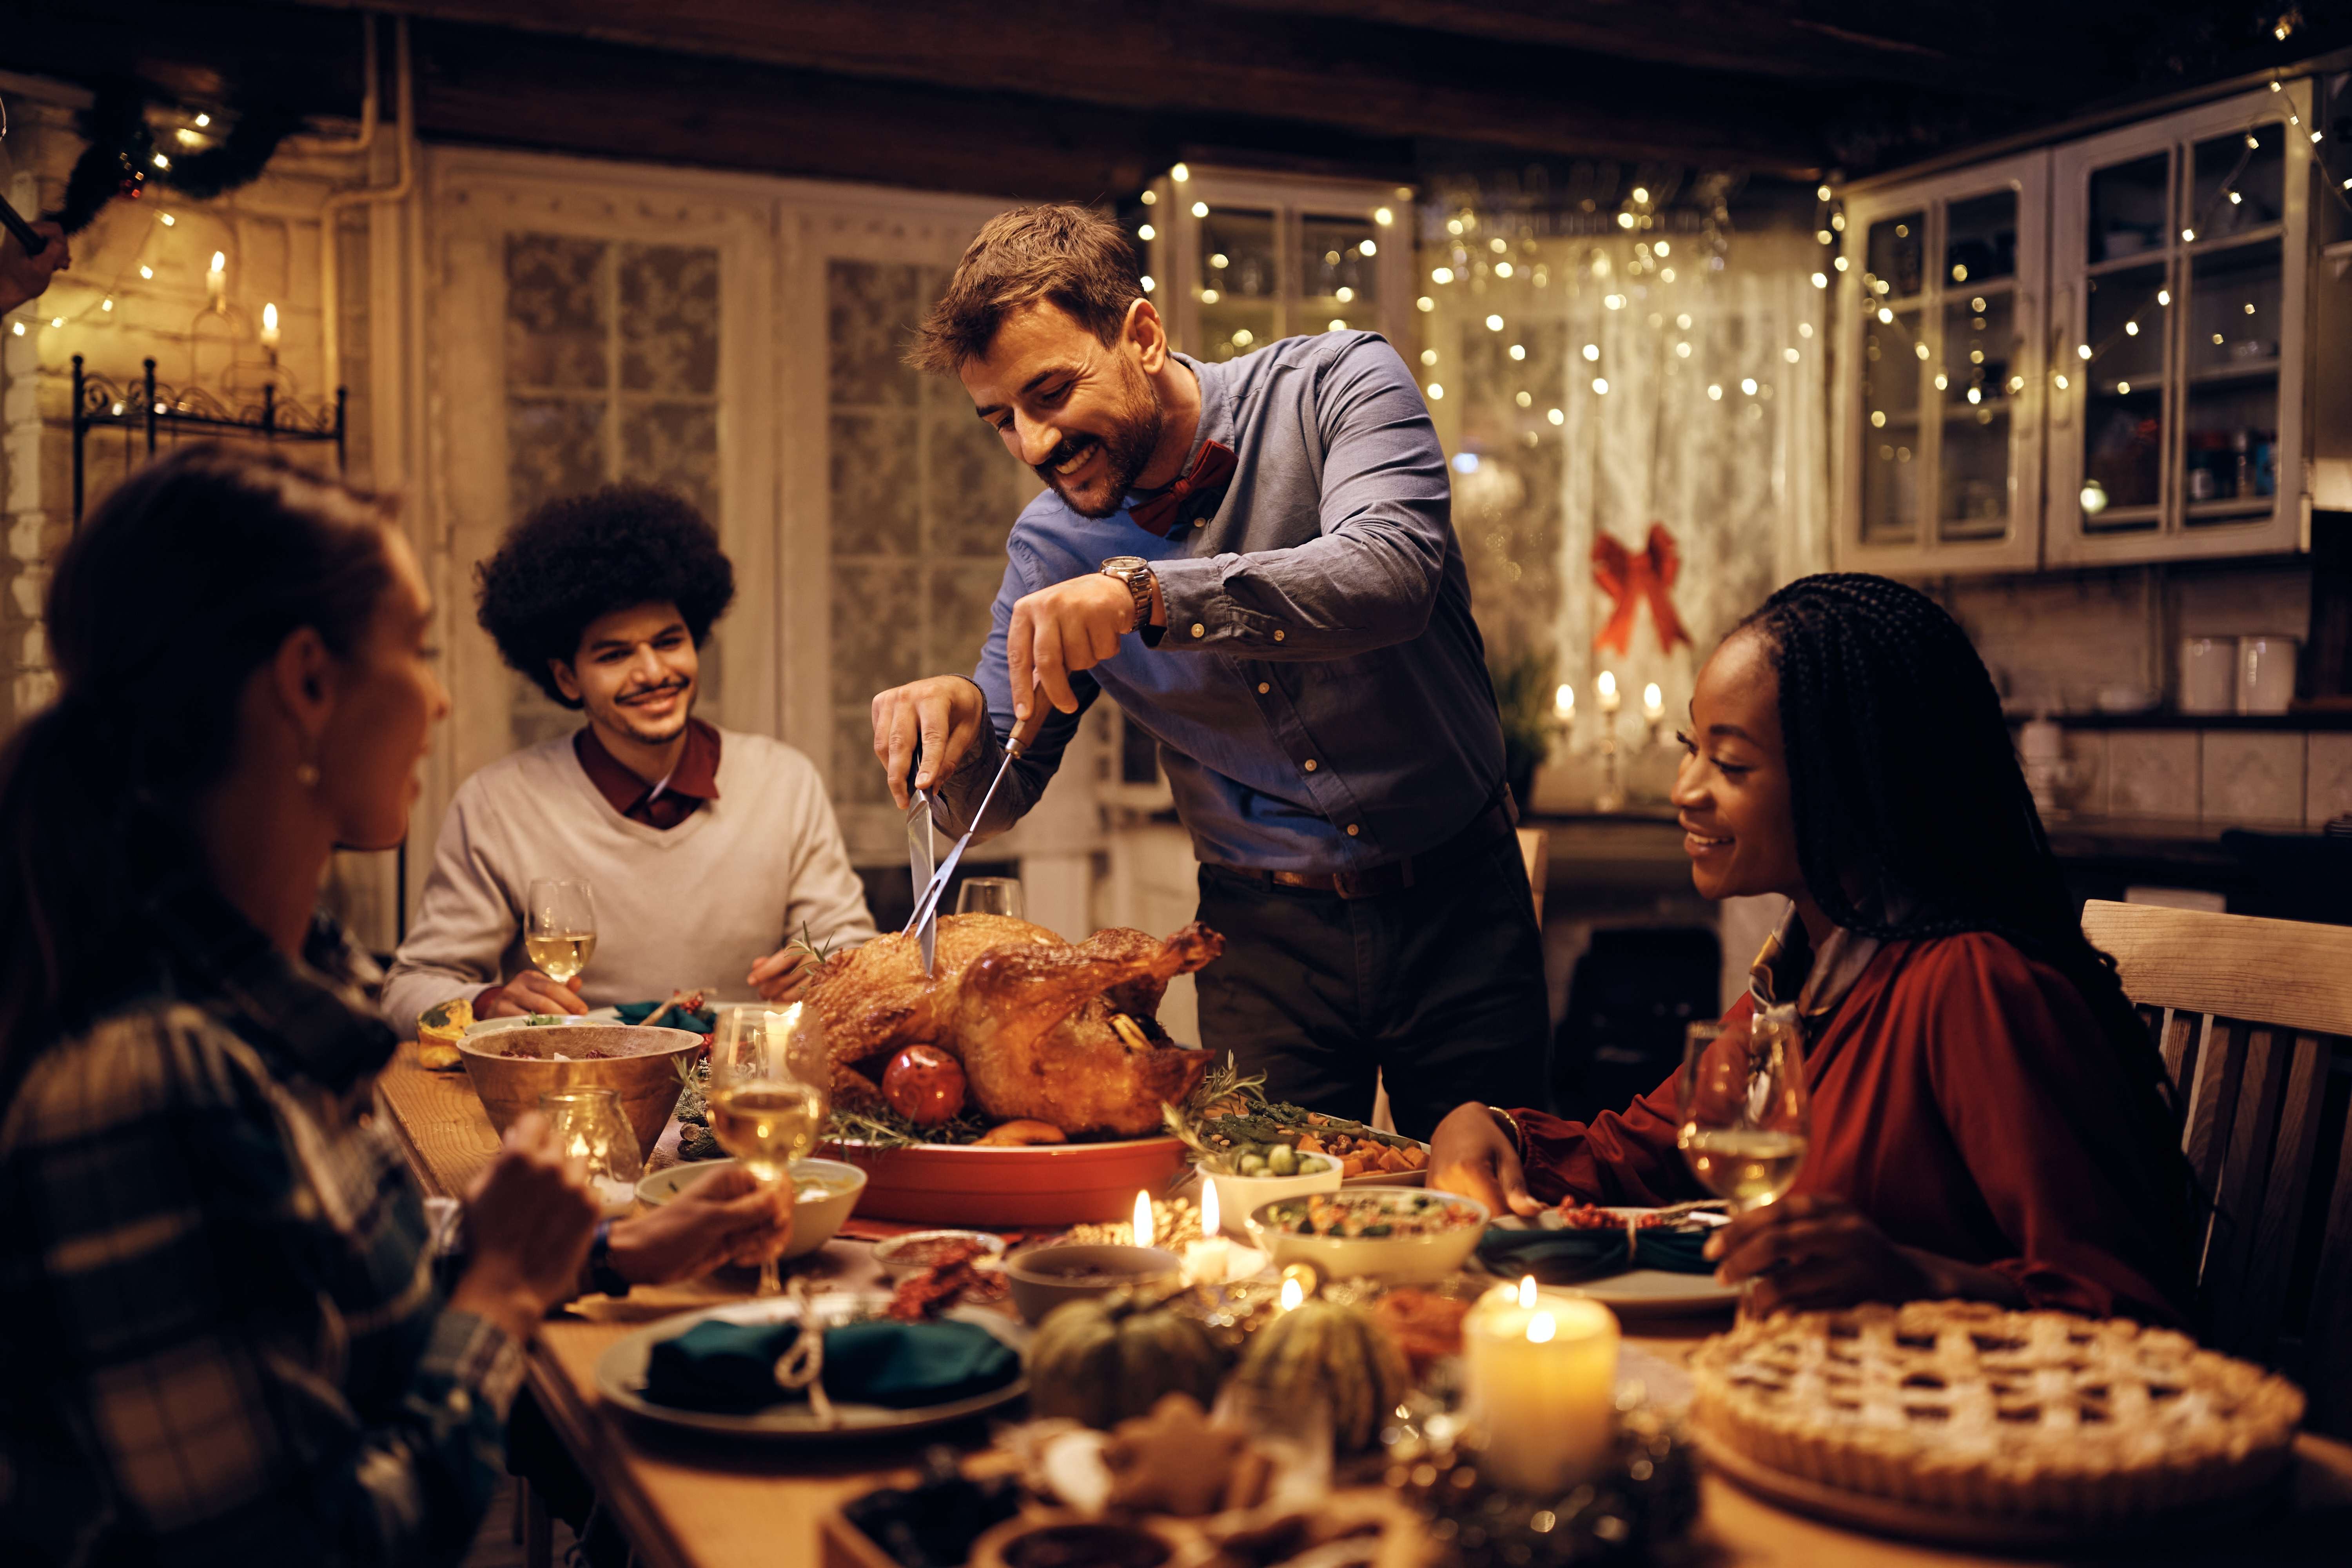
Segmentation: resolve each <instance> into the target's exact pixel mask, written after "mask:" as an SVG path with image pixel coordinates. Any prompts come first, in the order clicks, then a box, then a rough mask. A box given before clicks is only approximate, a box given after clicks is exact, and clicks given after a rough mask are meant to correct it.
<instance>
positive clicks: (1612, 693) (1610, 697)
mask: <svg viewBox="0 0 2352 1568" xmlns="http://www.w3.org/2000/svg"><path fill="white" fill-rule="evenodd" d="M1592 689H1593V690H1595V691H1597V692H1599V693H1600V694H1601V712H1602V713H1603V714H1604V715H1605V714H1611V713H1614V712H1616V711H1617V677H1616V675H1615V674H1614V673H1613V672H1612V671H1610V670H1606V669H1604V670H1602V671H1601V673H1600V675H1599V676H1598V677H1596V678H1595V679H1594V680H1593V682H1592Z"/></svg>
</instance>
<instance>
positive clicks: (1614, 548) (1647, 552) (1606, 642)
mask: <svg viewBox="0 0 2352 1568" xmlns="http://www.w3.org/2000/svg"><path fill="white" fill-rule="evenodd" d="M1681 573H1682V554H1681V552H1679V551H1677V550H1676V549H1675V536H1674V535H1673V534H1671V533H1669V532H1667V531H1666V525H1665V524H1664V523H1663V522H1654V523H1652V524H1650V537H1649V541H1648V542H1647V543H1646V544H1644V545H1643V548H1642V551H1641V552H1640V553H1638V554H1637V553H1635V552H1633V551H1631V550H1628V549H1626V548H1625V547H1624V545H1622V544H1621V543H1619V542H1617V539H1616V536H1615V535H1613V534H1608V533H1604V534H1601V536H1600V537H1599V538H1597V539H1595V540H1594V541H1593V542H1592V581H1593V583H1594V584H1596V585H1598V586H1599V588H1600V589H1601V592H1602V593H1604V594H1606V595H1609V596H1610V598H1612V599H1613V600H1614V601H1616V607H1615V608H1614V609H1613V610H1612V611H1611V612H1610V616H1609V624H1608V625H1607V626H1602V627H1601V635H1600V636H1599V637H1594V638H1593V639H1592V646H1593V647H1597V648H1606V649H1608V650H1609V651H1611V652H1612V653H1618V654H1623V653H1628V652H1630V651H1632V649H1633V619H1634V616H1636V615H1637V614H1638V613H1639V612H1640V610H1641V607H1642V604H1643V601H1644V600H1647V601H1648V603H1649V605H1650V619H1651V621H1652V622H1653V623H1654V625H1655V626H1656V627H1657V630H1658V650H1659V651H1660V652H1661V653H1672V652H1674V651H1675V644H1677V643H1683V644H1687V643H1689V641H1690V640H1691V635H1690V633H1689V631H1688V630H1687V629H1685V627H1684V626H1683V619H1682V617H1681V616H1678V615H1676V614H1675V600H1674V586H1675V577H1677V576H1679V575H1680V574H1681Z"/></svg>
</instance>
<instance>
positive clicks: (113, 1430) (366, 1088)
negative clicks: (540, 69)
mask: <svg viewBox="0 0 2352 1568" xmlns="http://www.w3.org/2000/svg"><path fill="white" fill-rule="evenodd" d="M431 621H432V609H431V605H430V604H429V603H428V601H427V598H426V595H425V585H424V582H423V579H422V577H421V576H420V574H418V571H417V569H416V565H415V561H414V559H413V558H412V556H411V555H410V553H409V551H408V548H407V545H406V543H405V542H404V540H403V539H402V536H401V534H400V533H399V531H397V529H396V528H395V527H394V526H393V522H392V518H391V514H390V511H389V509H387V508H385V507H383V506H381V505H379V504H377V503H376V502H374V501H373V500H369V499H367V498H365V497H362V496H360V495H358V494H355V493H354V492H352V491H350V490H348V489H343V488H342V487H341V486H338V485H334V484H331V483H327V482H323V481H320V480H319V479H315V478H312V477H310V476H307V475H305V474H303V473H301V472H300V471H299V470H297V469H295V468H292V467H291V466H290V465H288V464H286V463H283V462H281V461H278V460H276V459H262V458H250V457H242V456H236V455H232V454H230V453H227V452H226V451H224V450H221V449H219V448H212V447H192V448H188V449H185V450H184V451H182V452H180V453H177V454H175V455H173V456H172V457H170V458H165V459H164V460H163V461H162V462H159V463H157V464H155V465H153V466H152V467H150V468H147V469H145V470H144V471H142V473H140V474H138V475H136V476H134V477H133V478H131V479H129V480H128V481H126V482H125V483H124V484H123V485H122V486H121V488H120V489H117V490H116V491H115V492H114V494H113V495H112V496H111V497H110V499H109V500H108V501H107V502H106V504H105V505H104V506H103V507H101V508H100V511H99V513H98V515H97V516H96V517H95V518H94V519H93V520H92V521H90V522H89V524H88V525H87V526H86V527H85V528H84V529H83V530H82V531H81V533H80V535H79V537H78V538H77V539H76V540H75V542H73V544H72V545H71V546H70V547H69V548H68V550H67V552H66V553H65V556H64V558H63V559H62V561H60V563H58V571H57V575H56V578H55V580H54V582H53V583H52V584H51V588H50V593H49V602H48V622H47V631H48V637H49V642H50V646H51V647H52V649H53V651H54V654H55V658H56V661H57V665H58V668H59V670H60V671H61V672H62V676H63V691H62V694H61V695H60V697H59V698H58V701H57V702H56V704H55V705H54V706H52V707H51V708H49V709H47V710H45V711H43V712H42V713H40V714H38V715H37V716H36V717H34V718H33V719H32V720H30V721H27V722H26V724H24V725H23V726H22V727H21V728H20V729H19V730H18V731H17V732H16V734H15V735H14V736H13V737H12V738H11V739H10V740H9V742H8V743H7V746H6V748H5V751H0V858H5V868H6V869H5V874H0V1322H5V1324H6V1325H7V1327H8V1335H7V1337H8V1348H9V1351H10V1352H11V1356H12V1365H11V1368H10V1372H9V1375H8V1377H7V1378H6V1379H5V1382H0V1562H7V1563H93V1564H95V1563H108V1564H111V1563H155V1562H170V1563H200V1562H201V1563H210V1562H215V1561H220V1562H236V1563H238V1564H239V1565H240V1568H246V1565H249V1564H251V1563H295V1562H299V1563H347V1562H348V1563H426V1562H436V1561H447V1560H454V1559H455V1558H457V1556H458V1555H460V1554H461V1553H462V1552H464V1550H465V1548H466V1546H467V1542H469V1541H470V1540H471V1538H472V1536H473V1534H474V1532H475V1530H476V1527H477V1526H478V1522H479V1521H480V1518H481V1515H482V1512H483V1510H484V1508H485V1507H486V1506H487V1504H488V1499H489V1495H490V1491H491V1489H492V1487H493V1486H494V1485H495V1484H496V1481H497V1478H498V1475H499V1471H500V1469H501V1468H503V1461H504V1441H505V1427H506V1420H507V1412H508V1408H509V1405H510V1404H511V1403H512V1401H513V1398H514V1394H515V1389H516V1386H517V1384H519V1382H520V1378H521V1372H522V1367H521V1352H520V1345H521V1342H523V1341H524V1340H526V1339H528V1338H529V1337H530V1334H531V1332H532V1331H533V1327H534V1325H535V1324H536V1323H537V1322H538V1321H539V1319H540V1318H541V1316H543V1315H544V1314H545V1312H546V1311H547V1310H549V1309H550V1308H551V1307H552V1306H553V1305H555V1304H557V1303H559V1302H561V1301H563V1300H569V1299H571V1298H572V1296H574V1295H576V1294H579V1293H580V1291H581V1289H582V1286H581V1283H580V1281H581V1274H582V1269H583V1263H584V1261H585V1258H586V1255H587V1252H588V1248H589V1243H590V1239H591V1234H592V1231H593V1228H594V1226H595V1206H594V1204H593V1201H592V1200H591V1199H590V1197H589V1196H588V1195H587V1194H586V1193H585V1191H584V1190H583V1187H582V1185H581V1184H580V1182H579V1181H578V1179H577V1178H576V1175H575V1174H574V1173H573V1172H572V1170H571V1169H570V1168H569V1167H568V1166H567V1165H566V1163H565V1162H564V1161H563V1159H562V1154H561V1151H560V1150H558V1149H557V1148H556V1147H555V1145H554V1141H553V1139H552V1138H551V1134H550V1133H549V1131H548V1130H547V1128H546V1127H545V1125H544V1124H543V1123H541V1121H539V1119H538V1118H536V1117H526V1118H524V1119H523V1121H521V1122H520V1123H519V1124H518V1125H517V1126H516V1128H515V1129H514V1131H512V1132H510V1133H509V1136H508V1139H507V1142H506V1147H505V1148H504V1149H503V1150H502V1151H501V1152H500V1153H499V1157H498V1159H497V1160H496V1161H495V1162H494V1163H492V1165H491V1166H490V1168H489V1170H488V1171H487V1172H486V1173H484V1175H483V1177H482V1179H481V1181H480V1182H479V1183H478V1184H477V1185H476V1187H475V1189H474V1191H473V1192H472V1193H471V1194H468V1197H467V1202H466V1205H465V1226H464V1229H465V1236H466V1247H465V1254H464V1257H463V1258H462V1259H457V1258H445V1259H439V1260H436V1253H435V1248H434V1247H432V1246H431V1245H430V1237H429V1235H428V1226H427V1222H426V1218H425V1207H424V1205H423V1202H422V1199H421V1197H420V1194H419V1193H418V1190H417V1187H416V1184H415V1181H414V1179H413V1178H412V1177H411V1176H410V1174H409V1173H408V1171H407V1169H406V1167H405V1165H404V1163H402V1160H401V1157H400V1155H399V1153H398V1152H397V1150H396V1149H395V1148H394V1146H393V1144H392V1143H391V1142H390V1140H389V1137H388V1135H387V1134H386V1133H385V1132H383V1131H381V1130H380V1129H379V1128H378V1127H376V1126H375V1125H374V1124H373V1122H372V1121H370V1120H369V1119H368V1117H367V1115H366V1111H367V1107H368V1103H369V1092H370V1087H371V1085H372V1083H373V1078H374V1075H375V1073H376V1072H377V1071H378V1070H379V1069H380V1068H382V1067H383V1065H384V1063H385V1062H386V1061H387V1060H388V1059H389V1058H390V1057H391V1055H392V1051H393V1047H394V1038H393V1036H392V1035H391V1033H390V1032H389V1031H388V1030H387V1029H385V1028H384V1026H383V1025H382V1024H381V1023H379V1022H378V1021H377V1020H376V1017H375V1015H374V1013H373V1009H372V1008H371V1007H370V1006H369V1005H368V1004H367V1002H366V1001H365V999H364V998H363V997H362V995H361V994H360V993H359V992H358V990H357V989H356V988H355V987H354V985H353V980H354V977H355V975H356V974H357V973H358V970H357V968H356V967H355V964H356V965H364V964H365V963H366V961H365V960H364V958H361V957H358V956H357V955H356V954H355V953H354V952H353V951H352V950H351V949H350V948H348V947H347V945H346V944H345V943H344V942H343V941H342V939H341V934H340V933H339V932H337V931H334V930H333V929H332V928H331V925H329V924H326V923H324V922H321V921H314V920H313V918H312V914H311V908H312V900H313V898H314V896H315V893H316V891H317V889H318V887H319V883H320V879H321V877H322V875H323V873H324V871H325V868H326V864H327V858H328V856H329V855H330V854H331V852H332V851H333V850H334V849H335V848H336V847H339V846H340V847H362V848H381V847H390V846H392V845H394V844H395V843H397V842H399V840H400V838H401V837H402V836H403V835H404V832H405V831H406V827H407V821H408V812H409V808H410V806H411V805H412V804H413V803H414V800H415V789H416V784H415V771H416V763H417V762H418V760H419V759H420V758H421V757H422V756H423V755H424V753H425V742H426V736H427V733H428V731H429V730H430V729H431V726H432V724H433V723H434V721H436V720H437V719H439V718H440V717H441V716H442V714H443V713H444V712H445V711H446V708H447V698H446V695H445V694H444V692H443V691H442V689H441V687H440V684H439V682H438V681H437V680H436V679H435V678H434V675H433V673H432V669H431V668H430V662H429V661H430V658H431V650H430V649H428V648H427V647H425V637H426V635H427V630H428V627H429V626H430V625H431ZM730 1176H732V1180H730ZM689 1195H690V1197H691V1199H692V1201H691V1202H688V1203H687V1204H685V1205H668V1206H667V1207H665V1209H664V1210H662V1211H661V1213H660V1214H658V1215H653V1216H648V1217H646V1218H645V1219H641V1220H631V1221H623V1222H620V1223H619V1224H618V1225H616V1226H614V1228H613V1229H612V1231H611V1233H610V1235H609V1238H608V1242H609V1257H608V1262H609V1266H610V1267H611V1268H613V1269H614V1271H615V1272H617V1273H618V1274H620V1275H621V1276H622V1277H624V1278H626V1279H636V1280H642V1281H652V1280H656V1279H678V1278H685V1277H688V1276H690V1275H692V1274H695V1273H698V1272H701V1271H702V1270H704V1269H707V1268H711V1267H713V1266H715V1265H717V1264H718V1263H719V1262H721V1261H724V1260H727V1259H729V1258H741V1259H746V1260H749V1259H752V1258H757V1257H759V1256H760V1255H761V1254H762V1253H766V1252H771V1251H774V1250H777V1249H780V1248H781V1247H782V1245H783V1242H784V1239H785V1237H787V1236H788V1235H789V1232H790V1227H791V1215H790V1213H789V1210H788V1209H787V1207H786V1206H785V1205H783V1204H782V1203H781V1201H779V1200H776V1199H774V1198H772V1197H771V1196H770V1195H768V1194H762V1193H760V1192H758V1191H754V1190H750V1185H749V1183H748V1181H747V1180H745V1179H744V1178H741V1177H740V1175H736V1174H734V1173H725V1172H722V1173H719V1175H717V1176H713V1177H711V1178H708V1179H706V1181H705V1182H704V1183H703V1184H701V1185H700V1186H699V1187H698V1188H697V1189H696V1190H695V1191H694V1192H693V1193H692V1194H689Z"/></svg>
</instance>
